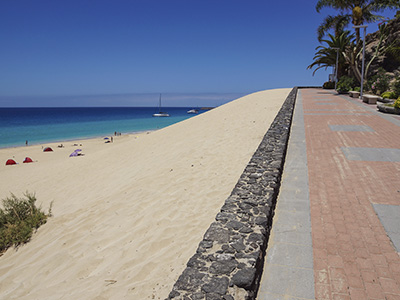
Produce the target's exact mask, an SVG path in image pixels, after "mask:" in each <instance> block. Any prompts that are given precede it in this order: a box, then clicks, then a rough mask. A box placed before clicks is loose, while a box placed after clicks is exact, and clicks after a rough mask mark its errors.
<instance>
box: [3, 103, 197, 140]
mask: <svg viewBox="0 0 400 300" xmlns="http://www.w3.org/2000/svg"><path fill="white" fill-rule="evenodd" d="M189 109H191V108H187V107H166V108H164V109H163V110H164V111H167V112H168V113H169V115H170V117H153V116H152V115H153V113H156V111H155V109H154V107H68V108H59V107H57V108H0V148H6V147H15V146H25V141H28V143H29V145H32V144H43V143H47V142H58V141H66V140H75V139H84V138H93V137H100V136H110V135H114V132H121V133H122V134H124V133H133V132H142V131H148V130H157V129H160V128H163V127H166V126H169V125H172V124H174V123H177V122H180V121H183V120H185V119H188V118H190V117H193V116H195V115H194V114H188V113H187V111H188V110H189ZM202 112H204V111H202V110H200V113H202Z"/></svg>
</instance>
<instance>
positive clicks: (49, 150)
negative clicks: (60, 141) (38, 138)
mask: <svg viewBox="0 0 400 300" xmlns="http://www.w3.org/2000/svg"><path fill="white" fill-rule="evenodd" d="M51 151H53V149H51V148H50V147H46V148H44V150H43V152H51Z"/></svg>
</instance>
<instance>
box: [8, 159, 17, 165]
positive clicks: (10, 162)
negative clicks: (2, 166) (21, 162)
mask: <svg viewBox="0 0 400 300" xmlns="http://www.w3.org/2000/svg"><path fill="white" fill-rule="evenodd" d="M16 164H17V163H16V162H15V160H13V159H9V160H7V161H6V166H10V165H16Z"/></svg>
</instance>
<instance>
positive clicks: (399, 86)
mask: <svg viewBox="0 0 400 300" xmlns="http://www.w3.org/2000/svg"><path fill="white" fill-rule="evenodd" d="M392 90H393V92H394V93H395V95H396V97H400V76H398V77H396V80H395V81H394V82H393V83H392ZM396 97H395V98H396Z"/></svg>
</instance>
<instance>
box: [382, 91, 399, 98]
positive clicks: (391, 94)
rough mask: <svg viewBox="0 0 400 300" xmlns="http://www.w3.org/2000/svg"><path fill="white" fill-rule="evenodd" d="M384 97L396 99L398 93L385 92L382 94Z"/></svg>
mask: <svg viewBox="0 0 400 300" xmlns="http://www.w3.org/2000/svg"><path fill="white" fill-rule="evenodd" d="M381 97H382V98H386V99H396V98H397V97H396V94H395V93H394V92H384V93H383V94H382V95H381Z"/></svg>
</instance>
